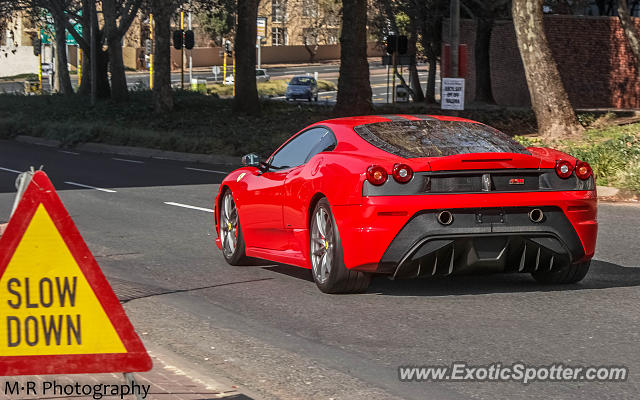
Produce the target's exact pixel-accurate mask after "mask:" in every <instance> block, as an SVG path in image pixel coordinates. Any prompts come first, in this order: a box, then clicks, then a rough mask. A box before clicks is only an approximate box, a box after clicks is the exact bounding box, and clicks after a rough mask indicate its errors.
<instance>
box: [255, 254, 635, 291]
mask: <svg viewBox="0 0 640 400" xmlns="http://www.w3.org/2000/svg"><path fill="white" fill-rule="evenodd" d="M255 265H261V266H262V269H264V270H267V271H272V272H276V273H279V274H283V275H287V276H290V277H293V278H297V279H300V280H304V281H307V282H313V277H312V276H311V270H309V269H305V268H299V267H294V266H290V265H284V264H276V265H273V264H271V263H270V262H269V261H263V262H257V263H256V264H255ZM632 286H640V268H634V267H623V266H621V265H618V264H613V263H609V262H606V261H598V260H594V261H592V263H591V268H590V271H589V274H588V275H587V276H586V278H585V279H584V280H583V281H582V282H580V283H576V284H571V285H543V284H540V283H538V282H536V281H535V280H534V279H533V278H532V277H531V275H530V274H528V273H523V274H517V273H515V274H490V275H453V276H446V277H436V278H422V279H398V280H390V279H388V278H386V277H384V276H378V277H374V279H373V280H372V281H371V285H370V286H369V289H368V290H367V292H366V293H367V294H369V295H370V294H378V295H383V296H460V295H476V294H495V293H525V292H553V291H567V290H585V289H607V288H616V287H632Z"/></svg>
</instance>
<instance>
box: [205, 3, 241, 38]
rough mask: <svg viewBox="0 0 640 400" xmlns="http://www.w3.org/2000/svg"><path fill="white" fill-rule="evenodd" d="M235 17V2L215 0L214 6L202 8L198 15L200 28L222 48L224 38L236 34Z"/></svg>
mask: <svg viewBox="0 0 640 400" xmlns="http://www.w3.org/2000/svg"><path fill="white" fill-rule="evenodd" d="M200 5H202V4H201V3H198V6H200ZM235 17H236V2H235V1H234V0H213V4H211V5H210V6H209V7H202V9H201V10H200V9H199V10H198V12H197V14H196V18H197V19H198V22H199V23H200V26H201V27H202V29H204V31H205V32H206V33H207V34H208V35H209V37H210V38H211V40H212V41H213V42H214V43H215V44H216V45H217V46H222V45H223V41H224V38H225V37H227V36H229V35H233V34H234V28H235Z"/></svg>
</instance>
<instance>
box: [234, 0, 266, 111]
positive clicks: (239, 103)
mask: <svg viewBox="0 0 640 400" xmlns="http://www.w3.org/2000/svg"><path fill="white" fill-rule="evenodd" d="M256 18H258V0H238V26H237V28H236V43H235V46H234V50H235V53H236V78H235V80H234V85H236V96H235V97H234V99H233V111H234V112H239V113H245V114H251V115H258V114H260V101H259V100H258V87H257V85H256V35H257V34H258V33H257V27H256Z"/></svg>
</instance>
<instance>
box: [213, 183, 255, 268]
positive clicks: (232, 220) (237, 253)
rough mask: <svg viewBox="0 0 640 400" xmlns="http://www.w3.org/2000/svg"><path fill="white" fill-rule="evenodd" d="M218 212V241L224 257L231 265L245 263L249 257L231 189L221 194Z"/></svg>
mask: <svg viewBox="0 0 640 400" xmlns="http://www.w3.org/2000/svg"><path fill="white" fill-rule="evenodd" d="M219 214H220V215H219V216H218V223H219V226H220V243H221V244H222V255H223V256H224V259H225V260H226V261H227V263H229V264H231V265H247V264H248V262H249V258H248V257H247V255H246V253H245V244H244V236H243V235H242V229H241V227H240V217H239V216H238V209H237V208H236V203H235V202H234V201H233V194H232V193H231V190H226V191H225V192H224V194H223V195H222V201H221V203H220V213H219Z"/></svg>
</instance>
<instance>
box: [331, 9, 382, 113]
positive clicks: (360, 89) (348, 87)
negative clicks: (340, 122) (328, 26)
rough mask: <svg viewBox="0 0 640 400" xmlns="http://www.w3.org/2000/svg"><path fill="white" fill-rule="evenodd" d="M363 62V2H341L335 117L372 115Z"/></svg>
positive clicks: (365, 40) (366, 72)
mask: <svg viewBox="0 0 640 400" xmlns="http://www.w3.org/2000/svg"><path fill="white" fill-rule="evenodd" d="M372 109H373V108H372V105H371V83H370V82H369V62H368V61H367V0H342V32H341V33H340V77H339V78H338V98H337V101H336V105H335V107H334V109H333V112H334V114H336V115H339V116H346V115H358V114H368V113H370V112H371V111H372Z"/></svg>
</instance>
